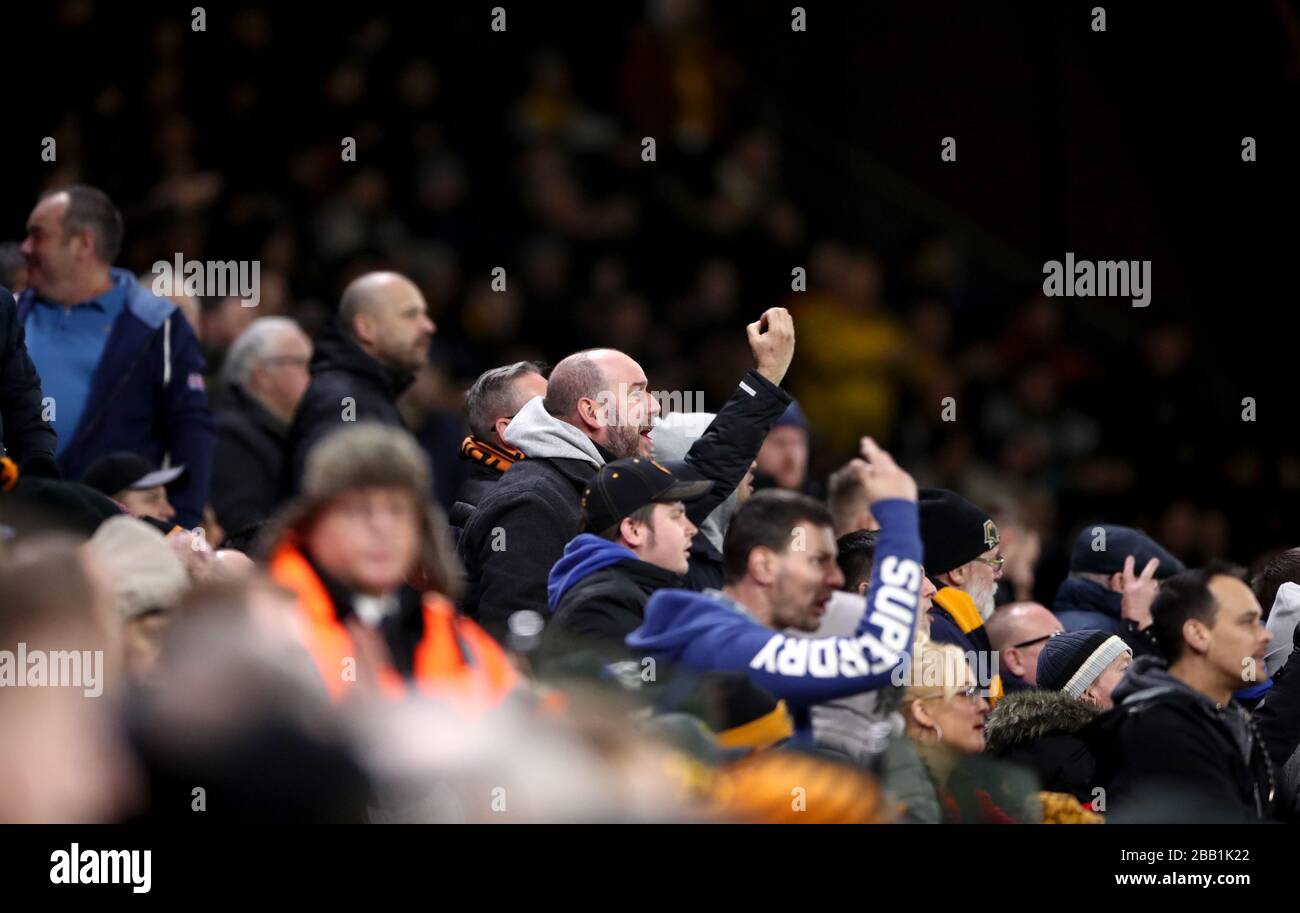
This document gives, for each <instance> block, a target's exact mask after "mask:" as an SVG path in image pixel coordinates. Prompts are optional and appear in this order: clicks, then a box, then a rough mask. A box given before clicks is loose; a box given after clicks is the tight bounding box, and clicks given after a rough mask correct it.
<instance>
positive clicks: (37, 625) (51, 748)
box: [0, 536, 138, 823]
mask: <svg viewBox="0 0 1300 913" xmlns="http://www.w3.org/2000/svg"><path fill="white" fill-rule="evenodd" d="M0 593H3V594H4V598H3V599H0V644H4V645H6V649H12V648H13V645H16V644H20V643H21V644H25V645H26V650H27V652H28V654H29V656H35V655H40V654H45V653H48V654H51V655H53V654H55V653H58V654H59V655H65V656H69V657H71V661H72V664H71V666H66V667H64V668H67V670H68V673H69V674H70V675H71V676H72V680H71V681H70V682H67V681H65V682H63V683H62V684H61V685H60V686H59V687H37V688H31V687H24V688H18V687H0V730H2V731H3V732H4V733H5V750H4V751H2V752H0V820H3V821H6V822H9V823H38V822H39V823H50V822H60V823H80V822H101V821H111V820H114V819H115V818H117V817H118V816H119V815H120V814H122V813H123V812H124V811H125V810H126V809H127V808H129V807H130V806H131V805H132V804H133V803H134V802H135V801H136V800H137V797H138V784H137V783H136V781H135V775H134V770H133V768H132V766H131V763H130V759H129V757H128V755H127V752H126V749H125V746H124V745H123V744H122V742H121V740H120V739H119V738H118V736H117V732H116V717H115V714H114V711H115V708H116V706H117V705H116V703H115V696H116V695H117V694H119V693H120V681H119V669H120V661H119V660H118V658H117V657H118V655H119V645H120V642H121V641H120V634H119V632H118V631H117V630H116V628H117V625H118V622H117V620H116V619H114V618H113V617H112V610H111V607H110V605H109V599H110V597H109V593H108V584H107V581H106V580H105V579H104V577H103V570H102V569H100V568H98V567H97V566H96V565H95V563H94V561H93V559H92V558H90V557H88V556H86V555H85V554H84V553H83V552H82V551H81V549H80V543H79V542H78V541H77V540H75V539H69V538H66V537H54V536H47V537H40V536H38V537H32V538H31V539H29V540H27V541H25V542H23V543H22V544H21V545H20V546H18V547H11V548H10V549H9V551H8V554H0ZM13 671H14V670H13V668H12V666H10V672H11V673H12V672H13ZM27 672H28V670H27V669H23V670H21V673H22V674H23V675H26V674H27ZM9 684H14V683H13V682H12V681H11V682H9Z"/></svg>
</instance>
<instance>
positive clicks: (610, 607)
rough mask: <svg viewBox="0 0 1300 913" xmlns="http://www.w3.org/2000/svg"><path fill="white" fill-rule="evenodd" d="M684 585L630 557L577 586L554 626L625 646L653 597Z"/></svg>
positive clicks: (567, 595)
mask: <svg viewBox="0 0 1300 913" xmlns="http://www.w3.org/2000/svg"><path fill="white" fill-rule="evenodd" d="M511 471H512V472H513V470H511ZM683 582H684V581H683V580H682V578H681V577H680V576H678V575H677V574H674V573H673V572H672V571H668V570H664V569H663V568H661V567H659V566H658V565H656V564H651V563H650V562H648V561H638V560H635V559H632V558H626V559H624V560H622V561H619V562H617V563H615V564H611V565H610V566H609V567H605V568H601V569H600V570H598V571H595V572H594V573H591V574H588V575H587V576H586V577H584V578H582V579H581V580H579V581H578V582H577V583H575V584H574V585H573V586H572V587H571V588H570V589H569V590H568V592H566V593H565V594H564V596H563V597H562V598H561V599H560V604H559V605H558V606H556V608H555V616H554V618H553V619H552V622H551V623H552V624H555V625H559V626H560V627H562V628H565V629H566V630H568V631H571V632H573V633H574V634H587V635H590V636H593V637H607V638H611V639H613V640H616V641H618V642H619V643H620V644H621V643H622V642H623V638H625V637H627V635H629V634H631V633H632V632H633V631H634V630H636V629H637V628H638V627H640V626H641V622H642V621H644V620H645V604H646V601H647V600H649V598H650V594H651V593H653V592H654V591H655V590H658V589H662V588H664V587H677V588H680V587H681V586H682V584H683Z"/></svg>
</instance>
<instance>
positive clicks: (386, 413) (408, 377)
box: [281, 272, 437, 495]
mask: <svg viewBox="0 0 1300 913" xmlns="http://www.w3.org/2000/svg"><path fill="white" fill-rule="evenodd" d="M436 330H437V327H435V326H434V324H433V321H432V320H430V319H429V310H428V305H426V304H425V301H424V295H422V294H421V293H420V290H419V288H417V287H416V285H415V283H414V282H412V281H411V280H410V279H407V278H406V277H405V276H402V275H399V274H398V273H389V272H375V273H366V274H365V275H363V276H359V277H357V278H356V279H353V280H352V282H351V283H349V285H348V287H347V288H346V289H344V290H343V297H342V299H341V300H340V301H339V314H338V321H337V322H336V323H335V324H333V325H331V326H329V327H327V328H326V329H325V331H324V332H323V333H321V334H320V338H318V339H317V340H316V343H315V352H314V353H313V355H312V360H311V384H310V385H309V386H308V387H307V392H306V394H305V395H304V396H303V398H302V401H301V402H300V403H299V404H298V409H297V411H296V412H295V413H294V416H293V422H292V424H291V425H290V427H289V436H288V439H287V441H286V443H285V461H284V476H283V478H282V480H281V490H282V491H283V492H284V493H285V494H286V495H288V494H292V493H294V492H296V491H297V490H298V480H299V479H301V478H302V471H303V467H304V465H305V463H306V460H307V452H308V451H309V450H311V448H312V445H314V444H315V443H316V442H317V441H319V440H320V439H321V438H323V437H325V436H326V435H327V434H329V433H330V432H331V431H335V430H337V429H339V428H347V427H350V426H351V425H352V424H353V423H355V422H363V421H371V422H379V423H381V424H384V425H393V426H395V427H399V428H400V427H402V416H401V414H400V413H399V412H398V411H397V397H398V396H399V395H400V394H401V392H402V391H403V390H405V389H406V388H407V387H408V386H410V384H411V381H413V380H414V379H415V371H416V370H417V369H418V368H419V367H420V366H421V365H423V364H424V363H425V361H426V359H427V358H428V355H429V341H430V340H431V339H432V338H433V334H434V332H436Z"/></svg>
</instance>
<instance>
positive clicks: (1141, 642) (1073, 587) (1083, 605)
mask: <svg viewBox="0 0 1300 913" xmlns="http://www.w3.org/2000/svg"><path fill="white" fill-rule="evenodd" d="M1123 600H1124V597H1123V594H1121V593H1116V592H1113V591H1111V590H1108V589H1107V588H1106V587H1104V586H1102V585H1101V584H1100V583H1097V582H1095V581H1093V580H1088V579H1086V578H1084V577H1066V578H1065V579H1064V580H1062V581H1061V585H1060V587H1058V588H1057V590H1056V598H1055V599H1054V600H1053V601H1052V614H1053V615H1055V616H1056V617H1057V619H1058V620H1059V621H1060V622H1061V627H1063V628H1065V630H1067V631H1106V632H1107V633H1109V634H1118V635H1119V636H1120V637H1121V638H1123V640H1124V642H1125V643H1126V644H1128V645H1129V648H1130V649H1132V651H1133V656H1134V657H1138V656H1159V655H1160V648H1159V647H1157V646H1156V642H1155V641H1154V640H1153V639H1152V638H1151V635H1149V634H1147V633H1146V632H1145V631H1139V630H1138V627H1137V625H1135V624H1134V623H1133V622H1131V621H1129V620H1128V619H1126V618H1124V617H1123V615H1122V614H1121V605H1122V603H1123Z"/></svg>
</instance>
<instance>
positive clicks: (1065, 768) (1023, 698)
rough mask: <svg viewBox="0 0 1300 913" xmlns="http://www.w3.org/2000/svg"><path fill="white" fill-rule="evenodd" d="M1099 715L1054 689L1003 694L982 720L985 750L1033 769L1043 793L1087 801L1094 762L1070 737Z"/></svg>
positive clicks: (1079, 742) (1085, 748)
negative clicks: (1061, 794) (1052, 793)
mask: <svg viewBox="0 0 1300 913" xmlns="http://www.w3.org/2000/svg"><path fill="white" fill-rule="evenodd" d="M1100 714H1101V711H1100V710H1099V709H1098V708H1096V707H1094V706H1093V705H1091V704H1087V703H1085V702H1083V701H1080V700H1077V699H1075V698H1072V697H1070V696H1069V695H1067V694H1063V693H1061V692H1060V691H1016V692H1010V691H1009V692H1008V693H1007V695H1006V697H1004V698H1003V699H1002V700H1000V701H998V705H997V706H996V707H994V708H993V712H992V713H990V714H989V717H988V720H986V721H985V724H984V738H985V740H986V743H987V748H986V750H987V751H988V752H989V753H990V754H992V755H994V756H995V757H999V758H1002V759H1004V760H1007V761H1011V762H1013V763H1015V764H1019V765H1021V766H1023V767H1028V768H1029V769H1031V770H1033V771H1034V772H1035V773H1037V774H1038V779H1039V782H1040V783H1042V785H1043V789H1046V790H1050V791H1051V792H1061V793H1070V794H1072V795H1073V796H1074V797H1075V798H1077V799H1078V800H1079V801H1080V802H1091V801H1092V800H1093V798H1094V796H1093V792H1092V791H1093V788H1094V785H1095V784H1094V783H1093V774H1094V771H1095V769H1096V760H1095V759H1094V758H1093V756H1092V752H1091V750H1089V748H1088V745H1087V743H1086V742H1084V741H1083V740H1082V739H1080V738H1079V737H1078V736H1077V735H1076V734H1075V733H1077V732H1078V731H1079V730H1080V729H1082V728H1083V727H1084V726H1086V725H1088V724H1089V723H1091V722H1092V721H1093V720H1094V719H1096V718H1097V717H1098V716H1100Z"/></svg>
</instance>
